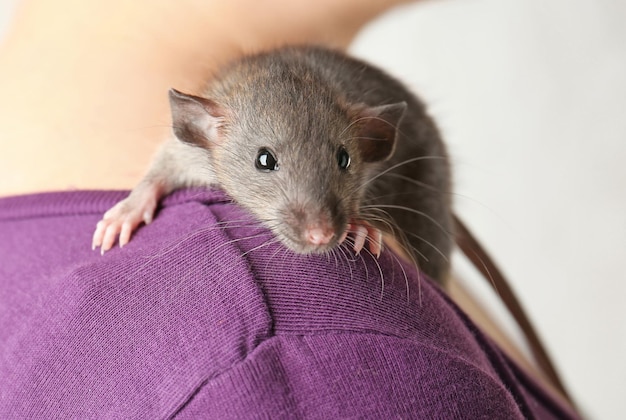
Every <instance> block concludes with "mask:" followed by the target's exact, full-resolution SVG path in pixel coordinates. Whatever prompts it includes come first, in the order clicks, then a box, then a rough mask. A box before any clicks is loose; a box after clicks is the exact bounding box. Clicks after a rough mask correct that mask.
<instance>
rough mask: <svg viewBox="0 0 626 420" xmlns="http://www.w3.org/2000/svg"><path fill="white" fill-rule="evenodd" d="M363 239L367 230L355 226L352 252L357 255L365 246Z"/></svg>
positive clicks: (360, 226) (363, 227)
mask: <svg viewBox="0 0 626 420" xmlns="http://www.w3.org/2000/svg"><path fill="white" fill-rule="evenodd" d="M365 238H367V228H366V227H365V226H362V225H357V226H355V230H354V251H355V252H356V254H357V255H359V252H361V250H362V249H363V245H365Z"/></svg>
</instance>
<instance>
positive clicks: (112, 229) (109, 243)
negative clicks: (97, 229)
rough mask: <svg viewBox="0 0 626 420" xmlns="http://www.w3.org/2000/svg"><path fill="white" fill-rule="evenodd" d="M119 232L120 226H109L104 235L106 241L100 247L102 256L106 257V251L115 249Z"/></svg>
mask: <svg viewBox="0 0 626 420" xmlns="http://www.w3.org/2000/svg"><path fill="white" fill-rule="evenodd" d="M118 232H119V226H118V225H116V224H112V225H109V226H108V227H107V228H106V232H105V233H104V240H103V241H102V245H101V246H100V254H101V255H104V253H105V252H106V251H108V250H109V249H111V248H112V247H113V244H114V243H115V239H116V238H117V234H118Z"/></svg>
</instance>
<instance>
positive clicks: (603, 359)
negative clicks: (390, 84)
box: [0, 0, 626, 419]
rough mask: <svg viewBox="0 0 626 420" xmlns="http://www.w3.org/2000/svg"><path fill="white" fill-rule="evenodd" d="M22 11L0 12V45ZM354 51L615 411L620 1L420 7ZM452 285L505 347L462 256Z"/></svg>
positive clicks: (623, 169) (493, 307)
mask: <svg viewBox="0 0 626 420" xmlns="http://www.w3.org/2000/svg"><path fill="white" fill-rule="evenodd" d="M17 1H18V0H0V37H1V36H2V34H3V33H4V30H5V28H6V24H7V23H8V22H9V20H10V18H11V15H12V11H13V8H14V5H15V4H16V3H17ZM352 52H353V53H354V54H355V55H357V56H360V57H363V58H365V59H367V60H369V61H371V62H372V63H375V64H377V65H378V66H380V67H383V68H385V69H386V70H388V71H389V72H391V73H392V74H394V75H395V76H396V77H398V78H399V79H401V80H403V81H404V82H405V83H407V84H408V85H409V86H410V87H411V88H412V89H413V90H414V91H415V92H416V93H418V94H419V95H420V96H421V97H422V98H423V99H424V100H425V101H426V103H427V104H428V105H429V109H430V112H431V114H432V115H433V116H434V117H435V119H436V120H437V121H438V123H439V125H440V128H441V130H442V132H443V135H444V138H445V139H446V142H447V144H448V146H449V152H450V154H451V157H452V161H453V167H454V170H455V206H456V210H457V213H459V214H460V215H461V217H462V218H463V219H464V220H465V221H466V222H467V224H468V225H469V226H470V228H471V229H472V230H473V231H474V233H475V234H476V236H477V237H478V238H479V239H480V240H481V241H482V242H483V244H484V245H485V246H486V247H487V249H488V250H489V251H490V252H491V254H492V256H493V257H494V259H495V260H496V261H497V262H498V263H499V265H500V266H501V268H502V269H503V270H504V272H505V273H506V274H507V275H508V277H509V279H510V281H511V283H512V286H513V287H514V289H515V291H516V292H517V294H518V295H519V297H520V299H521V300H522V301H523V304H524V306H525V308H526V310H527V311H528V312H529V314H530V316H531V318H532V320H533V321H534V323H535V325H536V327H537V329H538V330H539V332H540V335H541V336H542V338H543V340H544V342H545V344H546V345H547V347H548V348H549V350H550V352H551V354H552V356H553V358H554V359H555V362H556V364H557V367H558V368H559V370H560V372H561V374H562V377H563V379H564V380H565V382H566V385H567V386H568V388H569V390H570V391H571V393H572V394H573V395H574V397H575V398H576V399H577V401H578V402H579V404H580V405H581V409H582V410H583V412H584V413H586V415H588V416H589V418H592V419H621V418H624V413H626V398H624V397H623V394H624V391H625V390H626V276H625V275H624V270H623V266H622V265H621V263H622V262H623V261H624V260H625V259H626V2H624V1H620V0H427V1H422V2H417V3H416V4H414V5H410V6H406V7H402V8H399V9H396V10H394V11H392V12H391V13H389V14H387V15H385V16H383V17H382V18H380V19H379V20H378V21H376V22H374V23H372V24H371V25H370V26H369V27H368V28H367V29H366V30H365V31H363V32H362V33H361V35H360V36H359V37H358V38H357V40H356V41H355V43H354V44H353V46H352ZM454 271H455V274H456V277H458V278H459V279H461V281H462V282H463V283H465V284H466V286H467V287H468V288H469V289H470V290H471V291H472V292H473V293H474V294H475V295H476V297H477V299H478V300H479V301H481V302H483V303H484V305H486V306H487V307H489V308H490V311H491V312H492V313H493V317H494V318H495V319H497V320H498V321H499V322H501V323H502V324H503V325H504V327H505V328H506V330H507V331H509V332H510V333H511V334H512V335H513V336H514V338H515V339H516V340H520V343H521V339H520V336H519V332H518V331H517V327H516V326H515V324H514V323H512V322H511V320H510V318H509V316H508V314H507V313H506V311H504V310H503V308H502V307H501V304H500V303H499V301H498V298H497V297H496V296H494V294H493V293H492V292H491V291H490V289H489V287H488V286H487V285H486V282H485V281H484V280H483V279H481V278H479V276H478V275H477V274H476V273H475V272H474V271H473V269H472V268H471V266H470V265H469V264H468V262H467V261H466V260H464V258H463V257H462V256H460V255H455V259H454Z"/></svg>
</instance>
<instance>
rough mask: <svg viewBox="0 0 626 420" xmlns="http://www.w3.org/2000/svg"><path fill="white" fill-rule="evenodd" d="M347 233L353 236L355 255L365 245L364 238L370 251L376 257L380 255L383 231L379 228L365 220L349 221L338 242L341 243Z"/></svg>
mask: <svg viewBox="0 0 626 420" xmlns="http://www.w3.org/2000/svg"><path fill="white" fill-rule="evenodd" d="M348 233H351V234H353V236H354V247H353V248H354V251H355V252H356V253H357V255H358V254H359V253H360V252H361V250H362V249H363V247H364V246H365V240H366V239H367V240H368V245H369V246H368V248H369V250H370V252H371V253H372V254H373V255H375V256H376V258H378V257H380V253H381V252H382V249H383V233H382V232H381V231H380V229H378V228H375V227H374V226H372V225H370V224H369V223H368V222H366V221H363V220H353V221H352V222H351V223H349V224H348V227H347V229H346V231H345V232H344V234H343V236H342V237H341V239H340V241H339V243H342V242H343V241H344V240H345V239H346V237H347V236H348Z"/></svg>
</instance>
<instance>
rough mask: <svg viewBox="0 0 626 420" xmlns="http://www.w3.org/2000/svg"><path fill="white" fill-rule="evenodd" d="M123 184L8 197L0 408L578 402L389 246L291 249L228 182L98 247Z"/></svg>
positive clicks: (270, 410)
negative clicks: (302, 252)
mask: <svg viewBox="0 0 626 420" xmlns="http://www.w3.org/2000/svg"><path fill="white" fill-rule="evenodd" d="M125 195H126V193H125V192H84V191H79V192H66V193H47V194H38V195H29V196H18V197H9V198H4V199H0V418H2V419H21V418H37V419H46V418H47V419H60V418H81V419H85V418H98V419H103V418H123V419H130V418H147V419H156V418H170V417H176V418H180V419H192V418H202V419H230V418H233V419H239V418H272V419H274V418H316V419H317V418H328V419H336V418H372V419H386V418H438V419H454V418H468V419H479V418H486V419H495V418H499V419H500V418H501V419H516V418H546V419H548V418H570V417H574V415H573V413H572V412H571V411H570V410H569V409H567V408H566V407H563V406H561V405H559V404H558V403H557V402H556V401H554V400H552V399H551V398H550V397H549V395H548V394H547V393H546V392H545V391H543V390H542V389H541V388H540V387H539V386H538V385H537V384H536V383H535V382H534V381H533V380H532V379H531V378H529V377H528V376H527V375H526V374H524V373H523V372H522V371H521V370H520V369H519V368H518V367H516V366H515V365H514V364H513V363H512V362H511V361H510V360H508V359H507V358H506V357H505V356H504V355H503V354H502V352H501V351H500V350H499V349H498V348H496V347H495V346H494V345H493V344H492V343H491V342H490V341H489V340H488V339H487V338H486V337H485V336H484V335H483V334H482V333H481V332H480V331H479V330H478V329H477V328H476V326H475V325H474V324H473V323H472V322H471V321H470V320H469V319H468V318H467V317H466V316H465V315H464V314H463V313H462V312H461V311H460V310H459V309H458V308H457V307H456V306H455V305H454V304H453V303H452V302H451V301H450V300H449V299H448V298H447V297H446V295H445V294H444V293H442V291H441V290H439V288H438V287H437V286H436V285H435V284H434V283H432V282H431V281H430V280H428V279H426V278H424V277H423V276H419V275H418V274H417V273H416V272H415V271H414V270H412V269H411V268H410V267H407V266H401V265H400V264H399V263H398V261H397V260H396V259H395V258H394V257H393V255H392V254H390V253H388V252H384V253H383V255H382V256H381V257H380V259H379V260H378V261H376V260H375V259H374V258H372V257H370V256H368V255H367V254H365V253H363V255H362V256H360V257H354V256H353V255H352V254H351V253H349V252H347V251H346V252H344V254H345V255H340V254H337V255H330V256H307V257H305V256H298V255H294V254H292V253H290V252H289V251H287V250H286V249H284V248H282V247H281V246H280V245H278V244H277V243H276V242H275V241H274V240H272V237H271V235H270V234H269V233H268V232H267V231H266V230H265V229H262V228H259V227H258V226H255V225H254V222H252V220H251V218H250V216H248V215H247V214H246V213H244V212H243V211H242V210H241V209H239V208H238V207H237V206H235V205H233V204H231V203H229V201H228V199H227V198H226V197H225V196H224V195H223V194H222V193H220V192H216V191H204V190H200V191H198V190H186V191H180V192H177V193H174V194H173V195H172V196H170V197H168V198H167V199H166V200H165V202H164V206H163V208H162V210H161V211H160V213H159V215H158V217H157V218H156V219H155V221H154V222H153V223H152V224H151V225H150V226H148V227H143V228H141V229H139V231H138V232H137V233H136V234H135V236H134V237H133V239H132V241H131V242H130V244H128V245H127V246H126V247H124V248H123V249H118V248H115V249H113V250H111V251H110V252H108V253H106V254H105V255H104V256H100V254H99V252H97V251H96V252H94V251H91V249H90V243H91V234H92V232H93V229H94V227H95V224H96V222H97V221H98V220H99V218H100V216H101V214H102V213H103V211H105V210H106V209H107V208H109V207H110V206H111V205H113V204H114V203H115V202H116V201H118V200H120V199H121V198H123V197H124V196H125ZM381 272H382V273H384V277H383V278H381ZM405 273H406V275H405ZM407 285H408V286H407ZM418 285H419V286H418Z"/></svg>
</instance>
